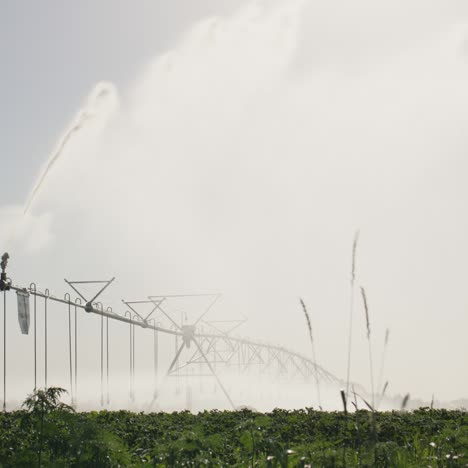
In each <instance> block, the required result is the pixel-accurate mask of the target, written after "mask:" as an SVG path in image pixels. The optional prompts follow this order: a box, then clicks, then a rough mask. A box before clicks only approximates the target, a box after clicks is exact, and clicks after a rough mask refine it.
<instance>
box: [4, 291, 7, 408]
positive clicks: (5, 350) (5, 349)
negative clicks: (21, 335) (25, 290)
mask: <svg viewBox="0 0 468 468" xmlns="http://www.w3.org/2000/svg"><path fill="white" fill-rule="evenodd" d="M6 352H7V348H6V291H3V411H6V363H7V361H6Z"/></svg>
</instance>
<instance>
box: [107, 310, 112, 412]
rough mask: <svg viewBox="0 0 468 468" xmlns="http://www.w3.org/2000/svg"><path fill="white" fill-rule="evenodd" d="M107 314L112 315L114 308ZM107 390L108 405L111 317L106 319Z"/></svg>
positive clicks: (108, 400)
mask: <svg viewBox="0 0 468 468" xmlns="http://www.w3.org/2000/svg"><path fill="white" fill-rule="evenodd" d="M107 312H110V313H112V307H108V308H107ZM106 347H107V349H106V358H107V359H106V389H107V395H106V398H107V400H106V401H107V404H109V403H110V398H109V317H106Z"/></svg>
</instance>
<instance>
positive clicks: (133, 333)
mask: <svg viewBox="0 0 468 468" xmlns="http://www.w3.org/2000/svg"><path fill="white" fill-rule="evenodd" d="M136 319H138V317H137V316H136V315H134V316H133V320H136ZM132 335H133V336H132V347H133V349H132V360H133V362H132V388H133V401H134V400H135V324H133V325H132Z"/></svg>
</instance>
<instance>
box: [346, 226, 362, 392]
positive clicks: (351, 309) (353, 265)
mask: <svg viewBox="0 0 468 468" xmlns="http://www.w3.org/2000/svg"><path fill="white" fill-rule="evenodd" d="M358 240H359V231H356V233H355V234H354V240H353V249H352V253H351V287H350V297H349V328H348V366H347V370H346V398H348V397H349V379H350V376H351V350H352V339H353V315H354V314H353V313H354V282H355V279H356V252H357V245H358Z"/></svg>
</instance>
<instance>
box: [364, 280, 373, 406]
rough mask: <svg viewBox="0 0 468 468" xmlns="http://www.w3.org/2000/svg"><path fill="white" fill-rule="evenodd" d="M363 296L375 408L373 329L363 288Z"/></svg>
mask: <svg viewBox="0 0 468 468" xmlns="http://www.w3.org/2000/svg"><path fill="white" fill-rule="evenodd" d="M361 296H362V302H363V305H364V312H365V315H366V331H367V344H368V345H369V371H370V381H371V392H372V406H373V407H375V406H374V403H375V401H374V393H375V392H374V366H373V364H372V343H371V327H370V320H369V306H368V304H367V295H366V290H365V289H364V288H363V287H362V286H361Z"/></svg>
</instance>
